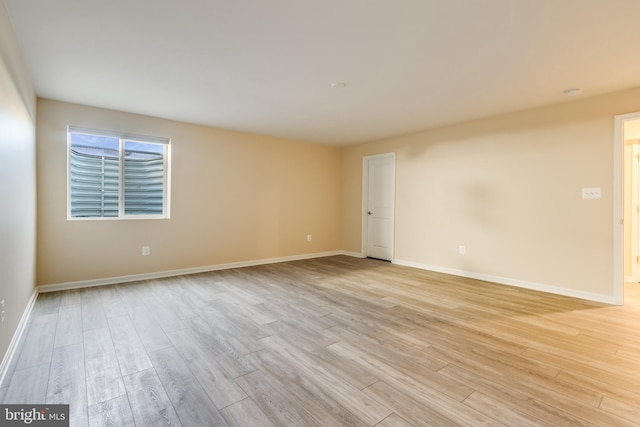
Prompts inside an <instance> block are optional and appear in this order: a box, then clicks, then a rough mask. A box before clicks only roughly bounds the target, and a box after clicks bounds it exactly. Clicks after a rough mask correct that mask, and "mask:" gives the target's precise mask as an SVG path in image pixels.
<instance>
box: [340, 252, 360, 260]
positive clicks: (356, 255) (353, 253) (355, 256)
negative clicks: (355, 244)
mask: <svg viewBox="0 0 640 427" xmlns="http://www.w3.org/2000/svg"><path fill="white" fill-rule="evenodd" d="M340 254H341V255H346V256H350V257H354V258H366V257H365V256H364V254H362V253H360V252H349V251H340Z"/></svg>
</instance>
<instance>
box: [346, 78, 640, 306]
mask: <svg viewBox="0 0 640 427" xmlns="http://www.w3.org/2000/svg"><path fill="white" fill-rule="evenodd" d="M634 111H640V90H638V89H636V90H630V91H625V92H620V93H615V94H610V95H606V96H599V97H593V98H587V99H584V100H578V101H574V102H570V103H564V104H560V105H556V106H551V107H546V108H539V109H535V110H529V111H524V112H519V113H515V114H510V115H504V116H500V117H495V118H491V119H486V120H480V121H475V122H471V123H466V124H461V125H458V126H452V127H447V128H443V129H436V130H432V131H427V132H422V133H417V134H413V135H407V136H402V137H396V138H389V139H386V140H382V141H376V142H372V143H367V144H362V145H358V146H352V147H349V148H346V149H345V150H344V151H343V161H342V173H343V197H342V203H343V214H342V224H343V244H342V246H343V249H344V250H347V251H353V252H360V251H361V249H360V246H361V244H360V242H361V204H362V203H361V201H362V193H361V185H362V184H361V183H362V157H363V156H366V155H373V154H378V153H384V152H396V153H397V164H396V217H395V232H396V240H395V258H396V259H397V260H402V261H408V262H412V263H419V264H424V265H430V266H436V267H440V268H447V269H456V270H462V271H466V272H472V273H480V274H486V275H492V276H498V277H503V278H507V279H515V280H521V281H528V282H533V283H538V284H542V285H546V286H555V287H560V288H564V289H567V290H572V291H581V292H589V293H594V294H600V295H605V296H612V295H613V254H612V247H613V194H612V191H613V188H612V187H613V126H614V115H617V114H624V113H629V112H634ZM582 187H601V188H602V199H600V200H583V199H581V188H582ZM459 245H465V246H466V255H464V256H462V255H459V254H458V246H459Z"/></svg>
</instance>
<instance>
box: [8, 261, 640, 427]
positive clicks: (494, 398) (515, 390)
mask: <svg viewBox="0 0 640 427" xmlns="http://www.w3.org/2000/svg"><path fill="white" fill-rule="evenodd" d="M20 347H21V350H20V352H19V353H18V356H17V357H16V359H15V360H14V361H13V363H12V366H11V367H10V372H9V375H7V377H6V379H5V383H4V384H2V385H1V387H0V401H1V402H4V403H69V404H70V405H71V425H72V426H92V427H93V426H107V425H108V426H147V425H149V426H150V425H153V426H156V425H167V426H168V425H171V426H180V425H183V426H187V427H192V426H225V425H226V426H242V427H245V426H250V427H256V426H269V427H274V426H341V425H342V426H379V427H386V426H431V425H441V426H456V425H458V426H478V425H488V426H545V425H547V426H574V425H575V426H607V427H608V426H634V425H635V426H640V284H627V286H626V305H625V306H623V307H616V306H607V305H605V304H598V303H591V302H585V301H580V300H576V299H572V298H566V297H561V296H555V295H548V294H542V293H538V292H533V291H527V290H523V289H518V288H513V287H508V286H501V285H496V284H491V283H486V282H480V281H475V280H470V279H463V278H458V277H452V276H447V275H444V274H438V273H430V272H425V271H421V270H416V269H411V268H406V267H400V266H395V265H391V264H389V263H385V262H381V261H375V260H370V259H356V258H350V257H345V256H336V257H328V258H321V259H313V260H305V261H295V262H287V263H280V264H272V265H264V266H257V267H248V268H242V269H231V270H225V271H217V272H211V273H203V274H197V275H191V276H180V277H174V278H167V279H161V280H149V281H143V282H137V283H131V284H121V285H113V286H105V287H98V288H89V289H82V290H73V291H65V292H55V293H48V294H42V295H40V296H39V297H38V300H37V302H36V306H35V307H34V311H33V315H32V317H31V319H30V324H29V326H28V329H27V330H26V332H25V335H24V339H23V342H22V343H20Z"/></svg>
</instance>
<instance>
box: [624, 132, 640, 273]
mask: <svg viewBox="0 0 640 427" xmlns="http://www.w3.org/2000/svg"><path fill="white" fill-rule="evenodd" d="M639 120H640V119H639ZM623 143H625V145H624V146H623V150H626V142H625V141H623ZM631 153H632V154H631V155H632V159H631V182H627V174H626V173H625V174H624V177H625V178H624V179H625V183H624V184H623V187H624V185H626V184H629V185H630V187H631V188H630V190H631V218H630V220H631V277H630V279H631V280H632V281H636V282H640V264H639V263H638V262H637V260H638V259H640V241H639V238H640V227H639V225H640V224H639V221H640V212H639V211H638V206H640V144H637V143H636V144H633V145H632V147H631ZM623 155H624V154H623ZM625 160H626V159H625ZM625 192H626V191H625ZM625 211H626V209H625ZM623 230H624V224H623ZM625 238H629V236H628V235H627V236H623V239H625ZM625 246H627V245H626V244H625ZM623 256H624V257H625V258H626V256H627V254H625V253H624V252H623ZM625 279H626V278H625Z"/></svg>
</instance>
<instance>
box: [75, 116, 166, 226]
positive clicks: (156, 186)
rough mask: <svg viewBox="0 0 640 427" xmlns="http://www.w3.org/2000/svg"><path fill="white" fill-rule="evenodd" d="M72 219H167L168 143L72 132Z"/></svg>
mask: <svg viewBox="0 0 640 427" xmlns="http://www.w3.org/2000/svg"><path fill="white" fill-rule="evenodd" d="M68 140H69V143H68V146H69V149H68V151H69V217H70V218H168V216H169V215H168V194H169V193H168V165H169V162H168V160H169V159H168V157H169V140H168V139H161V138H154V137H143V136H135V135H129V134H124V133H116V132H105V131H97V130H91V129H83V128H77V127H69V135H68Z"/></svg>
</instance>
